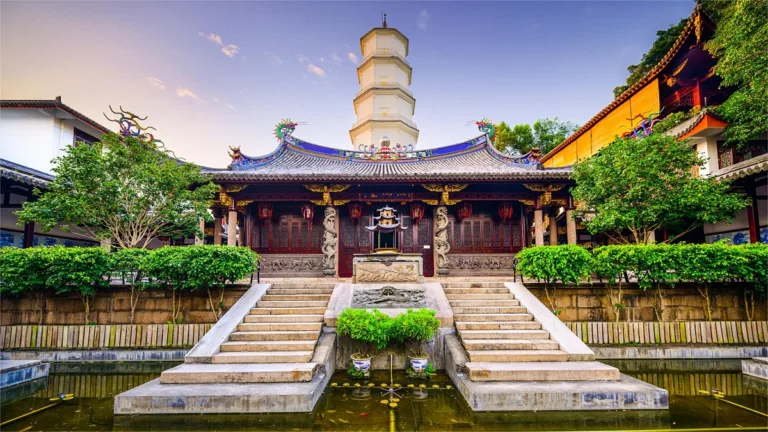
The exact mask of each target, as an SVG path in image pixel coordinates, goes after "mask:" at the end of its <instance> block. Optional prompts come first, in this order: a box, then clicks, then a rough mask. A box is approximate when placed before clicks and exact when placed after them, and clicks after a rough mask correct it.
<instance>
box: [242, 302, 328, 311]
mask: <svg viewBox="0 0 768 432" xmlns="http://www.w3.org/2000/svg"><path fill="white" fill-rule="evenodd" d="M326 306H328V301H327V300H320V301H287V300H281V301H264V300H259V301H257V302H256V308H258V309H261V308H304V307H322V308H324V307H326ZM323 313H325V312H323Z"/></svg>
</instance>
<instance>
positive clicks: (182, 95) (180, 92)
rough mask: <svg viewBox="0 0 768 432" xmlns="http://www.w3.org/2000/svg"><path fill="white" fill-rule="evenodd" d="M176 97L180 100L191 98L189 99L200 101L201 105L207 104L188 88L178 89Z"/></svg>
mask: <svg viewBox="0 0 768 432" xmlns="http://www.w3.org/2000/svg"><path fill="white" fill-rule="evenodd" d="M176 96H178V97H180V98H185V97H189V98H192V99H194V100H196V101H198V102H200V103H205V102H203V100H202V99H200V96H198V95H196V94H195V92H193V91H192V90H190V89H188V88H186V87H179V88H177V89H176Z"/></svg>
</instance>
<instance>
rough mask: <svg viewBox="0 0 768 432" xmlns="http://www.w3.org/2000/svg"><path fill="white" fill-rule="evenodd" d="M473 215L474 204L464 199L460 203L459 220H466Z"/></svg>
mask: <svg viewBox="0 0 768 432" xmlns="http://www.w3.org/2000/svg"><path fill="white" fill-rule="evenodd" d="M471 216H472V204H471V203H468V202H466V201H464V202H463V203H461V204H459V220H464V219H466V218H468V217H471Z"/></svg>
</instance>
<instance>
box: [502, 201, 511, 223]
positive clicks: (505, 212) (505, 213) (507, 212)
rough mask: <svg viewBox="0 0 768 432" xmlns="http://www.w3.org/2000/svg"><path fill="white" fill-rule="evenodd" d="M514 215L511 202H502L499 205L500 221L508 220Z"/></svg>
mask: <svg viewBox="0 0 768 432" xmlns="http://www.w3.org/2000/svg"><path fill="white" fill-rule="evenodd" d="M514 213H515V210H514V208H513V207H512V203H511V202H503V203H501V204H499V217H500V218H501V220H510V219H512V215H513V214H514Z"/></svg>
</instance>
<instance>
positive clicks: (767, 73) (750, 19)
mask: <svg viewBox="0 0 768 432" xmlns="http://www.w3.org/2000/svg"><path fill="white" fill-rule="evenodd" d="M706 4H709V6H710V7H709V8H708V10H710V9H714V14H715V15H716V19H717V30H716V32H715V35H714V37H713V38H712V39H711V40H710V41H709V42H707V44H706V48H707V50H708V51H709V52H710V53H711V54H712V55H713V56H715V57H717V58H718V61H717V65H716V66H715V73H717V75H719V76H720V77H721V78H722V79H723V82H722V85H723V86H735V87H738V89H737V90H736V91H735V92H734V93H733V94H732V95H731V96H730V97H729V98H728V99H727V100H726V101H725V102H724V103H723V104H722V105H721V106H720V107H719V108H718V113H720V114H721V115H722V116H723V117H724V118H725V120H726V121H728V122H729V123H730V126H729V127H728V128H727V129H726V131H725V135H726V137H727V138H728V140H729V141H731V142H735V143H741V142H744V141H746V140H749V139H755V138H757V137H759V136H760V135H761V134H764V133H765V132H766V130H767V129H768V109H766V107H768V48H766V47H768V18H766V17H768V1H765V0H735V1H732V2H727V3H723V2H706Z"/></svg>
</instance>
